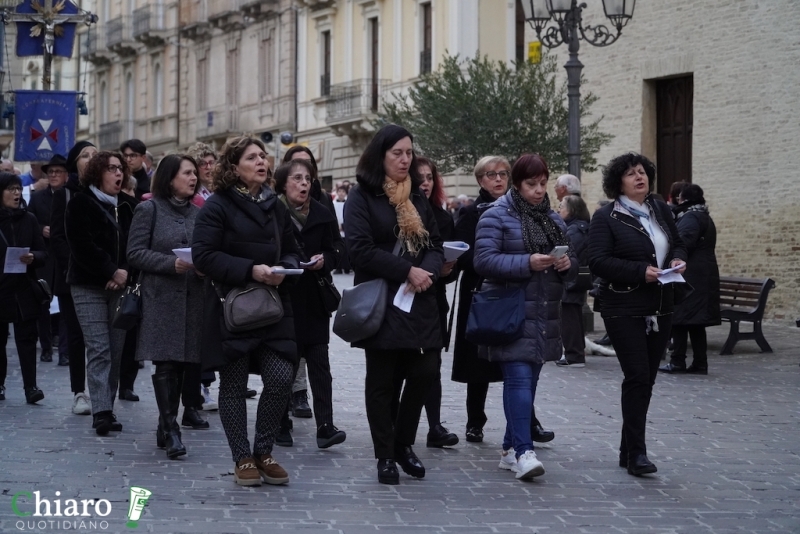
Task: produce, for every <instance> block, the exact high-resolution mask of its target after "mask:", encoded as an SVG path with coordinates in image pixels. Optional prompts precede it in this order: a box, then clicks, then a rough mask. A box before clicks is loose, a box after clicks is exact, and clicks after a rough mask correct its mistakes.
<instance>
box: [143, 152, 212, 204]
mask: <svg viewBox="0 0 800 534" xmlns="http://www.w3.org/2000/svg"><path fill="white" fill-rule="evenodd" d="M184 161H188V162H189V163H191V164H192V167H194V172H195V175H199V173H198V171H197V162H195V160H194V159H192V158H191V157H189V156H187V155H185V154H169V155H168V156H164V157H163V158H162V159H161V161H160V162H159V163H158V168H157V169H156V174H155V175H154V176H153V182H152V183H151V184H150V192H151V193H153V196H154V197H155V198H169V197H171V196H172V187H171V186H172V180H174V179H175V177H176V176H178V172H180V170H181V163H182V162H184ZM199 187H200V178H199V176H198V178H197V183H196V184H195V186H194V193H192V196H194V195H195V194H196V193H197V190H198V188H199ZM190 198H191V197H190Z"/></svg>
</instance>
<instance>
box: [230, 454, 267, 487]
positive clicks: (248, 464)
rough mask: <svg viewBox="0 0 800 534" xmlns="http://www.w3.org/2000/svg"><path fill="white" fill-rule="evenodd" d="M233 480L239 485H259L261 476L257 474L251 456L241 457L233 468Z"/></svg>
mask: <svg viewBox="0 0 800 534" xmlns="http://www.w3.org/2000/svg"><path fill="white" fill-rule="evenodd" d="M233 480H235V481H236V483H237V484H239V485H240V486H260V485H261V477H260V476H259V474H258V468H257V467H256V462H255V460H253V459H252V458H242V459H241V460H239V461H238V462H236V466H235V467H234V468H233Z"/></svg>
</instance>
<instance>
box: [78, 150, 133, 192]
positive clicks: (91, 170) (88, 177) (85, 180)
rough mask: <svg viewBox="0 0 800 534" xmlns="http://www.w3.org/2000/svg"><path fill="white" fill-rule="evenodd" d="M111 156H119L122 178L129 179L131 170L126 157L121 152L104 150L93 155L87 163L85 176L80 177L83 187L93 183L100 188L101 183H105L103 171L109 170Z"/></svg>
mask: <svg viewBox="0 0 800 534" xmlns="http://www.w3.org/2000/svg"><path fill="white" fill-rule="evenodd" d="M111 158H117V159H118V160H119V164H120V165H122V179H123V180H125V179H127V177H128V176H130V174H131V170H130V167H128V162H126V161H125V158H123V157H122V155H121V154H120V153H119V152H110V151H108V150H103V151H102V152H98V153H97V154H95V155H94V156H92V159H90V160H89V163H87V164H86V169H85V170H84V171H83V176H81V177H80V182H81V185H83V187H89V186H90V185H93V186H95V187H97V188H99V187H100V184H101V183H103V173H104V172H106V170H108V169H107V168H108V162H109V161H111Z"/></svg>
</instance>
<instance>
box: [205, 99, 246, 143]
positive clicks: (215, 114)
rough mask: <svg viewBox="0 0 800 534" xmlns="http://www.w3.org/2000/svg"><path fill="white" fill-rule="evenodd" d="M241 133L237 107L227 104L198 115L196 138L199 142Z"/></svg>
mask: <svg viewBox="0 0 800 534" xmlns="http://www.w3.org/2000/svg"><path fill="white" fill-rule="evenodd" d="M240 133H241V132H240V131H239V108H238V107H237V106H234V105H230V104H225V105H222V106H217V107H215V108H212V109H209V110H205V111H200V112H198V113H197V117H196V119H195V137H197V139H199V140H203V141H209V140H212V139H215V138H225V137H228V136H230V135H235V134H240Z"/></svg>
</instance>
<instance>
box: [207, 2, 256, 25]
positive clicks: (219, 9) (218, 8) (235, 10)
mask: <svg viewBox="0 0 800 534" xmlns="http://www.w3.org/2000/svg"><path fill="white" fill-rule="evenodd" d="M250 1H251V0H208V22H210V23H211V25H212V26H213V27H215V28H219V29H221V30H222V31H225V32H229V31H233V30H239V29H242V28H244V12H243V11H242V6H244V4H246V3H250Z"/></svg>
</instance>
